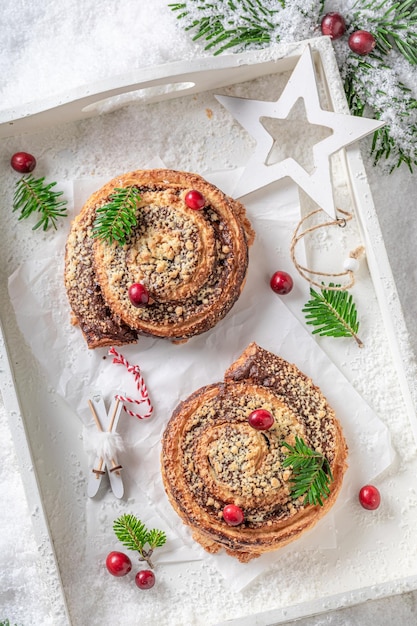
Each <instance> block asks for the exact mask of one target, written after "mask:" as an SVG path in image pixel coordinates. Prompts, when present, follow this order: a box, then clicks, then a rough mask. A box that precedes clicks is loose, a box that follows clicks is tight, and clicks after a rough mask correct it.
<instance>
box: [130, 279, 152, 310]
mask: <svg viewBox="0 0 417 626" xmlns="http://www.w3.org/2000/svg"><path fill="white" fill-rule="evenodd" d="M129 300H130V302H131V303H132V304H133V306H136V307H142V306H145V305H146V304H148V302H149V293H148V290H147V289H146V287H145V286H144V285H142V283H133V285H130V287H129Z"/></svg>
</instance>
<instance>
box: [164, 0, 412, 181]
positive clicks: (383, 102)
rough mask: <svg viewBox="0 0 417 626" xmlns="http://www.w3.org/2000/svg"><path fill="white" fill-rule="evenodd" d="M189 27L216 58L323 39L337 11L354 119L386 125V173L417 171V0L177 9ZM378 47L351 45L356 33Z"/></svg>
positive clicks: (339, 50)
mask: <svg viewBox="0 0 417 626" xmlns="http://www.w3.org/2000/svg"><path fill="white" fill-rule="evenodd" d="M169 7H170V8H171V10H172V11H174V13H175V14H176V16H177V18H178V19H179V20H180V22H181V24H182V26H183V27H184V29H185V30H186V31H187V32H189V34H190V36H191V37H192V38H193V39H194V40H195V41H196V42H202V43H203V45H204V47H205V49H206V50H209V51H212V52H213V54H214V55H217V54H225V53H231V52H241V51H244V50H250V49H260V48H265V47H267V46H269V45H273V44H275V43H290V42H294V41H301V40H303V39H310V38H312V37H318V36H321V35H322V34H323V33H322V28H321V22H322V18H323V17H324V16H325V15H327V14H328V13H336V14H337V15H339V16H341V17H342V19H343V22H344V30H343V33H342V35H340V36H338V37H332V41H333V46H334V51H335V55H336V60H337V63H338V66H339V70H340V74H341V77H342V80H343V83H344V87H345V93H346V97H347V101H348V104H349V108H350V111H351V113H352V114H353V115H358V116H362V115H364V116H367V117H370V118H375V119H380V120H382V121H384V122H385V126H384V127H383V128H381V129H380V130H377V131H376V132H375V133H374V135H373V137H372V141H371V145H370V152H371V154H372V157H373V160H374V163H375V164H377V163H379V164H380V166H381V167H382V168H383V169H384V170H388V171H392V170H393V169H395V168H397V167H399V166H401V165H402V164H404V165H405V166H406V167H408V168H409V169H410V170H411V171H413V170H414V169H415V166H416V165H417V0H398V1H394V0H379V1H376V2H373V1H369V0H356V1H352V0H350V1H349V0H341V1H339V2H337V1H331V0H329V1H325V0H320V1H312V0H291V2H290V1H289V0H207V1H206V0H183V1H182V2H175V3H170V4H169ZM358 31H359V32H361V33H362V32H365V33H367V34H368V35H369V34H370V35H371V36H372V40H373V46H371V49H370V50H369V51H368V50H366V51H364V50H363V49H362V50H361V48H360V47H359V52H358V51H357V50H358V49H357V50H356V51H355V50H352V48H351V47H350V45H349V44H350V37H351V36H352V35H353V34H355V33H357V32H358Z"/></svg>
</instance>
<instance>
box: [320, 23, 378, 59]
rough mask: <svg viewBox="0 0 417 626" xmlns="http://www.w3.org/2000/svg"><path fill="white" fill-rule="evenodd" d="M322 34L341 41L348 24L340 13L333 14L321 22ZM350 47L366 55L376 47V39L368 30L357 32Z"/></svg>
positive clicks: (352, 34)
mask: <svg viewBox="0 0 417 626" xmlns="http://www.w3.org/2000/svg"><path fill="white" fill-rule="evenodd" d="M321 32H322V34H323V35H328V36H329V37H330V38H331V39H339V38H340V37H343V35H344V34H345V32H346V22H345V19H344V17H343V15H340V13H336V12H331V13H326V15H325V16H324V17H323V18H322V20H321ZM348 46H349V48H350V49H351V50H352V52H355V53H356V54H360V55H365V54H369V53H370V52H372V50H373V49H374V48H375V46H376V40H375V37H374V36H373V35H372V33H370V32H368V31H367V30H355V31H354V32H353V33H351V35H350V36H349V39H348Z"/></svg>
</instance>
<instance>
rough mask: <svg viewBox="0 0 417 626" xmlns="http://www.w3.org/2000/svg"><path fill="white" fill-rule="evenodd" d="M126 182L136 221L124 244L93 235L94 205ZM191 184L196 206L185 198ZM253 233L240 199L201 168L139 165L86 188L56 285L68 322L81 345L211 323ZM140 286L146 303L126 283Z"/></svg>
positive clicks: (224, 309) (228, 297) (236, 282)
mask: <svg viewBox="0 0 417 626" xmlns="http://www.w3.org/2000/svg"><path fill="white" fill-rule="evenodd" d="M132 186H135V187H136V188H137V189H138V190H139V194H140V199H139V202H138V204H137V215H136V217H137V223H136V225H135V226H134V227H133V230H132V232H131V234H130V236H129V238H128V240H127V241H126V243H125V244H124V245H120V244H118V243H111V244H109V243H107V242H106V241H104V240H101V239H98V238H93V237H92V229H93V225H94V221H95V218H96V211H97V209H98V208H99V207H101V206H103V205H105V204H107V203H108V202H109V198H110V196H111V195H112V193H113V192H114V190H115V189H120V188H125V187H132ZM191 190H194V191H198V192H199V193H200V194H202V196H203V198H204V201H205V204H204V207H203V208H202V209H201V210H193V209H191V208H189V207H188V206H187V204H186V203H185V196H186V195H187V193H188V192H189V191H191ZM253 238H254V233H253V230H252V228H251V226H250V224H249V222H248V220H247V218H246V216H245V209H244V207H243V206H242V205H241V204H240V203H239V202H237V201H236V200H233V199H232V198H230V197H228V196H226V195H225V194H224V193H223V192H221V191H220V190H219V189H218V188H217V187H215V186H214V185H212V184H210V183H208V182H207V181H206V180H204V179H203V178H202V177H201V176H198V175H197V174H191V173H187V172H178V171H174V170H163V169H161V170H139V171H135V172H130V173H128V174H124V175H122V176H119V177H117V178H114V179H113V180H111V181H110V182H109V183H108V184H106V185H105V186H104V187H102V188H101V189H100V190H99V191H97V192H96V193H94V194H93V195H92V196H91V197H90V198H89V200H88V201H87V202H86V204H85V205H84V207H83V209H82V210H81V213H80V214H79V215H78V216H77V217H76V219H75V220H74V222H73V225H72V228H71V232H70V235H69V237H68V241H67V246H66V263H65V285H66V289H67V294H68V298H69V302H70V305H71V308H72V312H73V315H74V318H75V322H77V321H78V322H79V324H80V327H81V329H82V331H83V333H84V336H85V338H86V340H87V344H88V346H89V347H90V348H95V347H98V346H105V345H120V344H123V343H132V342H134V341H136V339H137V336H138V335H140V334H146V335H152V336H155V337H166V338H170V339H172V340H173V341H181V340H185V339H188V338H189V337H192V336H193V335H197V334H200V333H203V332H205V331H207V330H209V329H210V328H212V327H213V326H214V325H215V324H216V323H217V322H218V321H220V320H221V319H222V318H223V317H224V316H225V315H226V314H227V313H228V311H229V310H230V309H231V307H232V306H233V304H234V303H235V302H236V300H237V298H238V297H239V295H240V293H241V290H242V287H243V284H244V280H245V277H246V271H247V265H248V246H249V245H250V244H251V243H252V241H253ZM134 283H141V284H143V285H144V286H145V287H146V289H147V291H148V293H149V296H150V299H149V303H148V304H147V306H143V307H135V306H133V305H132V303H131V301H130V298H129V286H130V285H132V284H134Z"/></svg>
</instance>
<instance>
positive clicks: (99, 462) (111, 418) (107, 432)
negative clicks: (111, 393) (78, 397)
mask: <svg viewBox="0 0 417 626" xmlns="http://www.w3.org/2000/svg"><path fill="white" fill-rule="evenodd" d="M88 405H89V407H90V411H91V414H92V416H93V418H94V422H95V425H96V427H97V431H98V432H97V438H96V450H97V455H96V457H95V460H94V464H93V467H92V469H91V474H90V476H89V479H88V485H87V495H88V496H89V497H90V498H93V497H94V496H95V495H96V494H97V492H98V490H99V488H100V485H101V481H102V479H103V476H104V475H105V474H106V473H108V476H109V480H110V486H111V489H112V491H113V493H114V495H115V496H116V498H121V497H122V496H123V493H124V487H123V480H122V475H121V470H122V466H121V465H120V464H119V462H118V459H117V453H118V452H120V451H122V450H123V441H122V439H121V437H120V435H118V433H117V432H116V429H117V425H118V422H119V418H120V414H121V411H122V408H123V404H122V402H121V401H120V400H119V399H118V398H114V399H113V401H112V403H111V406H110V410H109V412H107V410H106V406H105V404H104V400H103V397H102V396H101V395H100V394H97V395H95V396H94V397H93V398H92V399H90V400H89V401H88Z"/></svg>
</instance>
